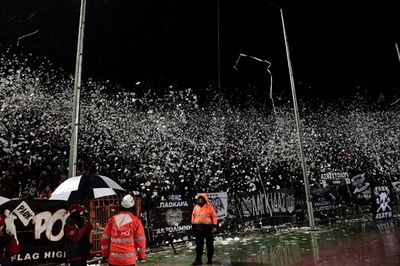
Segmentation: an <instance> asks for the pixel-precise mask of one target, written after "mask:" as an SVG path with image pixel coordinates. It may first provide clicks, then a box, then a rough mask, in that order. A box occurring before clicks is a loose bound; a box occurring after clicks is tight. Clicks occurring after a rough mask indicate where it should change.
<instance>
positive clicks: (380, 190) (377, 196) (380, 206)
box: [372, 185, 393, 220]
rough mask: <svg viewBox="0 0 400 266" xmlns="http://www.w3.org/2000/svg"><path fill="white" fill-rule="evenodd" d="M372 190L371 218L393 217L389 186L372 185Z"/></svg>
mask: <svg viewBox="0 0 400 266" xmlns="http://www.w3.org/2000/svg"><path fill="white" fill-rule="evenodd" d="M372 191H373V200H372V212H373V219H375V220H384V219H391V218H392V217H393V204H392V197H391V193H390V188H389V186H386V185H382V186H374V187H372Z"/></svg>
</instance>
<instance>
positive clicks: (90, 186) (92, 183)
mask: <svg viewBox="0 0 400 266" xmlns="http://www.w3.org/2000/svg"><path fill="white" fill-rule="evenodd" d="M123 191H125V189H123V188H122V187H121V186H120V185H118V184H117V183H116V182H115V181H114V180H112V179H111V178H109V177H106V176H102V175H82V176H75V177H70V178H68V179H67V180H65V181H64V182H62V183H61V184H60V185H59V186H58V187H57V188H56V190H54V191H53V193H52V195H51V197H50V200H66V201H69V200H85V199H96V198H101V197H105V196H112V195H117V194H118V192H123Z"/></svg>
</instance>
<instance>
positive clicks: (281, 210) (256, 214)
mask: <svg viewBox="0 0 400 266" xmlns="http://www.w3.org/2000/svg"><path fill="white" fill-rule="evenodd" d="M295 192H296V190H294V189H279V190H269V191H267V192H266V193H261V192H239V193H238V196H239V198H238V199H237V200H238V203H239V207H240V212H241V213H240V215H242V218H243V220H244V221H250V220H253V219H255V218H256V219H258V218H263V217H265V216H268V217H272V216H291V215H294V212H295V203H296V200H295Z"/></svg>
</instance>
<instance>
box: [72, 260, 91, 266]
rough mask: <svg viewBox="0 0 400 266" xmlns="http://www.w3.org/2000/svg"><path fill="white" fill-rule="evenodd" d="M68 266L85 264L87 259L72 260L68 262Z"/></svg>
mask: <svg viewBox="0 0 400 266" xmlns="http://www.w3.org/2000/svg"><path fill="white" fill-rule="evenodd" d="M69 265H70V266H86V265H87V260H74V261H71V262H69Z"/></svg>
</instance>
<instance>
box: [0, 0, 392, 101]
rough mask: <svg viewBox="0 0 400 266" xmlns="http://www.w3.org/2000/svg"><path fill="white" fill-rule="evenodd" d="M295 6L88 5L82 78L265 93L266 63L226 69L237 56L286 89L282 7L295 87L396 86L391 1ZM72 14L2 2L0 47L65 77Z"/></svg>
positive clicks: (72, 45) (229, 0)
mask: <svg viewBox="0 0 400 266" xmlns="http://www.w3.org/2000/svg"><path fill="white" fill-rule="evenodd" d="M298 2H300V1H278V0H275V1H262V0H252V1H244V0H241V1H239V0H219V1H217V0H191V1H188V0H135V1H133V0H114V1H111V0H109V1H107V0H87V12H86V24H85V39H84V52H83V79H85V78H89V77H92V78H95V79H98V80H107V79H109V80H110V81H111V82H113V83H115V84H122V85H123V86H125V87H126V88H133V89H134V88H135V87H136V86H137V85H135V84H136V83H137V82H141V84H145V83H154V84H161V85H162V86H164V85H179V86H182V87H192V88H200V89H201V88H203V87H207V86H214V87H217V86H218V84H220V85H221V87H223V88H225V89H226V90H229V89H230V88H233V87H239V88H246V89H248V88H251V87H256V88H258V89H259V90H264V89H265V88H268V86H269V80H270V76H269V74H268V72H267V69H266V67H267V64H266V63H261V62H258V61H256V60H253V59H250V58H247V59H246V58H242V59H241V60H240V62H239V64H238V70H235V69H234V68H233V66H234V65H235V62H236V60H237V59H238V56H239V54H246V55H249V56H254V57H256V58H259V59H262V60H266V61H269V62H271V67H270V71H271V72H272V76H273V87H274V90H275V91H277V92H278V91H279V90H287V89H288V88H290V83H289V72H288V66H287V58H286V53H285V43H284V38H283V30H282V22H281V17H280V10H279V7H282V8H283V11H284V18H285V26H286V33H287V36H288V44H289V49H290V55H291V63H292V66H293V76H294V80H295V82H296V87H297V88H298V90H299V91H303V92H306V91H313V92H314V93H316V92H318V93H325V94H326V93H338V92H339V91H341V92H343V91H348V90H349V89H354V88H356V87H365V88H366V89H368V90H369V89H371V90H382V91H387V90H393V88H397V89H398V88H399V83H400V82H399V79H398V76H399V75H398V73H399V71H400V63H399V59H398V55H397V52H396V48H395V42H396V41H397V42H398V41H399V40H400V31H399V29H398V25H400V21H399V20H400V16H398V14H397V8H396V7H395V3H389V4H388V3H384V2H383V1H382V2H379V3H378V2H374V3H367V2H365V1H351V2H352V5H349V4H348V3H347V2H349V1H301V4H300V3H298ZM304 2H307V3H304ZM393 2H394V1H393ZM218 4H219V5H218ZM79 10H80V1H79V0H68V1H65V0H35V1H34V0H1V1H0V45H1V47H0V48H1V49H2V50H3V49H6V48H7V47H9V46H12V47H13V49H16V50H18V51H24V52H30V53H33V54H34V55H38V56H46V57H47V58H48V59H50V60H51V61H52V62H54V67H61V68H63V69H64V70H65V71H66V72H67V73H74V69H75V58H76V44H77V35H78V22H79ZM218 10H219V13H218ZM218 22H219V23H218ZM218 36H219V39H218ZM218 40H219V42H218ZM218 43H219V46H218ZM17 45H18V46H17ZM218 55H219V56H218ZM218 58H219V59H220V60H218ZM218 62H220V67H218ZM218 77H220V79H218Z"/></svg>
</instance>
